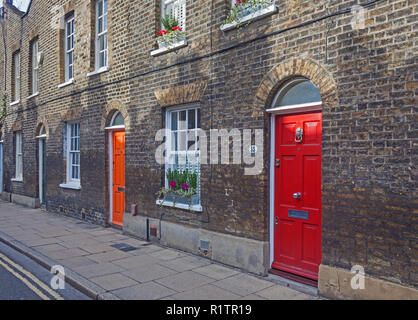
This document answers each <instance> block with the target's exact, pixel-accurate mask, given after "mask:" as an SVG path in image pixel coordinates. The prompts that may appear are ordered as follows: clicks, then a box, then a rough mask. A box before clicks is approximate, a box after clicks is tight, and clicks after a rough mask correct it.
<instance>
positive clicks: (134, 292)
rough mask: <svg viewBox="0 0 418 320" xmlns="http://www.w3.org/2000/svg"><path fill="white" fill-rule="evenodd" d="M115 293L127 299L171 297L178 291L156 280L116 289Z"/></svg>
mask: <svg viewBox="0 0 418 320" xmlns="http://www.w3.org/2000/svg"><path fill="white" fill-rule="evenodd" d="M112 293H113V294H114V295H116V296H117V297H119V298H121V299H125V300H158V299H162V298H166V297H169V296H171V295H173V294H175V293H176V291H174V290H171V289H169V288H167V287H164V286H162V285H160V284H158V283H155V282H148V283H144V284H139V285H136V286H133V287H129V288H124V289H120V290H115V291H113V292H112Z"/></svg>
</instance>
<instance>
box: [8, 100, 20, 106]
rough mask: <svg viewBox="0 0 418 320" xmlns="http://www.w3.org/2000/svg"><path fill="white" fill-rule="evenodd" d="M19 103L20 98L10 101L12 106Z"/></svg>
mask: <svg viewBox="0 0 418 320" xmlns="http://www.w3.org/2000/svg"><path fill="white" fill-rule="evenodd" d="M19 103H20V100H16V101H13V102H10V106H15V105H17V104H19Z"/></svg>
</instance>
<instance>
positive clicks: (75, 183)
mask: <svg viewBox="0 0 418 320" xmlns="http://www.w3.org/2000/svg"><path fill="white" fill-rule="evenodd" d="M73 126H78V135H75V136H71V128H72V127H73ZM72 138H76V139H77V138H78V147H79V148H78V150H76V149H74V150H72V149H71V144H72V143H71V139H72ZM65 148H66V150H65V156H66V162H67V168H66V183H63V184H61V185H60V187H62V188H69V189H76V190H79V189H81V184H80V182H81V170H80V163H81V151H80V149H81V148H80V122H78V121H72V122H67V130H66V144H65ZM75 153H78V154H79V156H78V159H79V163H78V164H75V165H74V164H73V161H72V160H73V157H72V155H73V154H75ZM74 166H76V167H78V178H73V176H72V169H73V167H74Z"/></svg>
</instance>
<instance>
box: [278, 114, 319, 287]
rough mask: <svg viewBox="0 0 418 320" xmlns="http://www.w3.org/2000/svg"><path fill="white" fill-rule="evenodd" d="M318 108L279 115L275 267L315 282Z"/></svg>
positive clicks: (317, 224)
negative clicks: (301, 112)
mask: <svg viewBox="0 0 418 320" xmlns="http://www.w3.org/2000/svg"><path fill="white" fill-rule="evenodd" d="M321 135H322V114H321V112H314V113H307V114H300V115H286V116H278V117H277V119H276V151H275V152H276V154H275V156H276V163H275V164H276V167H275V168H276V169H275V213H274V262H273V266H272V267H273V268H276V269H280V270H283V271H287V272H291V273H294V274H297V275H300V276H303V277H307V278H310V279H314V280H318V270H319V264H320V263H321Z"/></svg>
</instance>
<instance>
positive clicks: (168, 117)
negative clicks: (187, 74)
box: [157, 105, 202, 212]
mask: <svg viewBox="0 0 418 320" xmlns="http://www.w3.org/2000/svg"><path fill="white" fill-rule="evenodd" d="M193 109H194V110H195V129H191V130H192V131H195V133H196V136H197V135H198V131H199V130H201V128H200V127H199V126H198V114H200V112H201V108H200V107H198V106H196V105H192V106H187V107H185V106H181V107H174V108H169V109H167V111H166V126H165V127H166V129H167V131H168V134H169V136H168V137H167V138H166V150H165V152H166V164H165V169H164V181H165V187H166V188H168V187H169V186H168V180H167V174H166V173H167V171H168V169H169V168H171V165H170V162H169V159H170V158H171V156H172V155H174V154H179V155H186V154H187V153H188V152H190V151H187V150H188V142H187V138H186V151H172V149H171V146H172V139H171V136H172V135H171V134H172V133H173V131H172V122H171V115H172V114H173V113H174V112H178V114H179V113H180V112H181V111H186V126H185V128H186V129H180V130H179V126H178V124H179V121H180V120H179V118H177V130H176V131H177V132H179V131H180V132H187V131H190V130H189V129H188V116H189V111H190V110H193ZM198 110H199V112H198ZM177 139H178V140H177V141H178V142H177V145H179V140H180V136H179V135H177ZM195 141H197V140H195ZM195 150H196V151H194V152H195V154H196V155H198V156H199V157H200V151H198V150H197V145H196V144H195ZM197 192H198V194H199V204H198V205H192V206H189V205H188V204H181V203H175V207H176V208H180V209H186V210H189V209H190V210H192V211H199V212H201V211H202V206H201V193H200V170H199V176H198V190H197ZM157 204H159V205H160V204H161V200H157ZM162 205H164V206H171V207H172V206H173V202H169V201H164V202H163V203H162Z"/></svg>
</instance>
